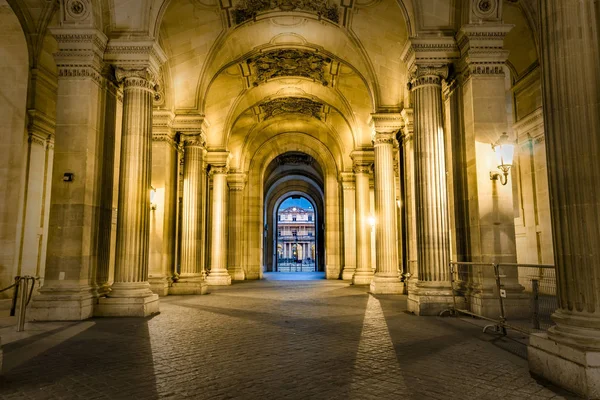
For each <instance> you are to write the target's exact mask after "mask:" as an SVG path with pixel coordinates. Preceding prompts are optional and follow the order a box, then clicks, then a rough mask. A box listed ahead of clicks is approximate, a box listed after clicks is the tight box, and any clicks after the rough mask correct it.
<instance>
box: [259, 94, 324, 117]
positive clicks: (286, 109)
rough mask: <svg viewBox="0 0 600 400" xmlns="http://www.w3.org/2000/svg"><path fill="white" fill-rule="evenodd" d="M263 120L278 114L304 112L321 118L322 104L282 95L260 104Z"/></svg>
mask: <svg viewBox="0 0 600 400" xmlns="http://www.w3.org/2000/svg"><path fill="white" fill-rule="evenodd" d="M260 108H261V111H262V112H263V113H264V116H263V120H266V119H269V118H271V117H275V116H277V115H280V114H288V113H289V114H304V115H307V116H310V117H314V118H316V119H319V120H320V119H321V112H322V109H323V104H321V103H319V102H317V101H314V100H311V99H307V98H304V97H282V98H279V99H273V100H269V101H266V102H264V103H262V104H261V105H260Z"/></svg>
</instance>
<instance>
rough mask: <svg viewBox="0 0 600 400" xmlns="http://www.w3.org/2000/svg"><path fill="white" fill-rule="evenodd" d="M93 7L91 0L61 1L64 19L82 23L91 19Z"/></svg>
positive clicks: (67, 21)
mask: <svg viewBox="0 0 600 400" xmlns="http://www.w3.org/2000/svg"><path fill="white" fill-rule="evenodd" d="M91 9H92V7H91V6H90V2H89V0H64V1H62V2H61V14H62V15H61V16H62V21H63V22H66V23H82V22H84V21H87V20H91V18H90V17H91V15H92V12H91Z"/></svg>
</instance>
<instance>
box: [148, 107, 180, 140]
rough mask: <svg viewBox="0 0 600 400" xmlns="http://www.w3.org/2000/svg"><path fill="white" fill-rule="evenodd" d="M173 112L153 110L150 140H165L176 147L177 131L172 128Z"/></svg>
mask: <svg viewBox="0 0 600 400" xmlns="http://www.w3.org/2000/svg"><path fill="white" fill-rule="evenodd" d="M173 117H174V114H173V113H172V112H171V111H166V110H155V111H154V112H153V113H152V141H153V142H165V143H168V144H170V145H171V146H173V147H174V148H175V149H177V148H178V147H179V146H178V143H177V137H176V136H177V132H176V131H175V130H174V129H173V127H172V124H173Z"/></svg>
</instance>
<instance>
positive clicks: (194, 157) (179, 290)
mask: <svg viewBox="0 0 600 400" xmlns="http://www.w3.org/2000/svg"><path fill="white" fill-rule="evenodd" d="M183 140H184V155H183V205H182V218H181V264H180V265H181V271H180V273H179V279H178V280H177V282H175V283H173V286H172V287H171V290H170V291H169V294H205V293H207V291H208V285H207V283H206V282H205V279H204V260H202V246H204V242H203V241H202V237H201V232H202V227H203V226H204V224H205V220H204V215H203V214H202V198H203V196H205V194H206V190H205V187H204V185H203V183H204V180H203V179H202V175H203V174H204V173H205V172H204V162H205V157H206V149H205V148H204V144H205V143H206V140H205V139H204V135H202V134H200V133H197V134H189V135H185V137H184V139H183Z"/></svg>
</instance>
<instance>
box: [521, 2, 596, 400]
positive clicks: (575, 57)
mask: <svg viewBox="0 0 600 400" xmlns="http://www.w3.org/2000/svg"><path fill="white" fill-rule="evenodd" d="M540 5H541V10H540V11H541V18H540V21H541V23H542V27H541V30H540V31H541V42H542V45H541V49H542V50H541V51H542V53H541V64H542V74H543V86H542V87H543V91H544V114H545V118H544V119H545V127H546V132H547V135H546V149H547V158H548V173H549V180H550V207H551V212H552V225H553V226H552V228H553V234H554V238H555V241H554V245H555V260H556V270H557V277H556V279H557V288H558V290H557V294H558V305H559V308H558V310H557V311H556V312H555V313H554V315H553V316H552V318H553V320H554V322H556V326H554V327H552V328H550V329H549V330H548V333H544V334H533V335H532V336H531V337H530V341H529V348H528V353H529V366H530V368H531V370H532V372H534V373H535V374H537V375H540V376H543V377H544V378H546V379H549V380H550V381H552V382H554V383H557V384H559V385H561V386H563V387H565V388H567V389H569V390H571V391H573V392H576V393H578V394H580V395H581V396H584V397H586V398H590V399H598V398H600V268H599V266H598V265H599V260H600V217H599V215H600V214H599V213H598V210H599V209H600V185H599V184H598V177H600V158H599V157H598V154H600V139H599V138H600V106H599V105H600V77H599V76H598V65H600V54H599V53H600V43H599V41H600V36H599V35H598V32H599V31H600V21H599V19H600V15H599V10H598V3H597V2H595V1H592V0H584V1H581V0H542V1H541V2H540ZM595 7H596V8H595Z"/></svg>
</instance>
